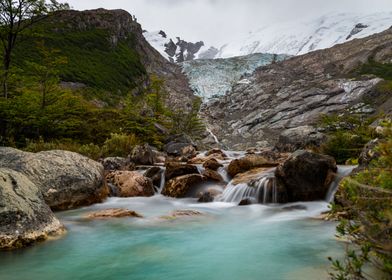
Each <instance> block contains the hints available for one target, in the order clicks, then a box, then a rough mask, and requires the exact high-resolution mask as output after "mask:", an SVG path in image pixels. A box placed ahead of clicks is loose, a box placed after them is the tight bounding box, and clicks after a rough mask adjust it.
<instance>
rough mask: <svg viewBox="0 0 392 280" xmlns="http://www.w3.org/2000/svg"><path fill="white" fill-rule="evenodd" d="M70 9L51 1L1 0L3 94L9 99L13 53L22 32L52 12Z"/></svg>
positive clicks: (67, 6) (65, 5) (0, 31)
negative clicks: (9, 78) (9, 79)
mask: <svg viewBox="0 0 392 280" xmlns="http://www.w3.org/2000/svg"><path fill="white" fill-rule="evenodd" d="M64 9H69V5H68V4H63V3H58V2H57V1H56V0H51V1H50V2H49V3H47V2H46V1H45V0H0V28H1V29H0V40H1V43H2V47H3V81H2V84H3V94H4V97H5V98H7V97H8V76H9V70H10V67H11V59H12V51H13V50H14V48H15V45H16V42H17V38H18V36H19V35H20V33H21V32H23V31H24V30H26V29H27V28H29V27H30V26H32V25H33V24H34V23H36V22H38V21H40V20H42V19H43V18H44V17H45V16H46V15H48V14H49V13H50V12H53V11H56V10H64Z"/></svg>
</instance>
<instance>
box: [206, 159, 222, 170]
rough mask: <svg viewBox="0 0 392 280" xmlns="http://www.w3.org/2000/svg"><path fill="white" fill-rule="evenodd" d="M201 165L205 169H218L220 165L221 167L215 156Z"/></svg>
mask: <svg viewBox="0 0 392 280" xmlns="http://www.w3.org/2000/svg"><path fill="white" fill-rule="evenodd" d="M203 167H204V168H205V169H211V170H218V169H219V168H220V167H223V165H222V164H220V163H219V162H218V161H217V160H216V159H215V158H210V159H208V160H206V161H205V162H204V163H203Z"/></svg>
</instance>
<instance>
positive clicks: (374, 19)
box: [144, 12, 392, 62]
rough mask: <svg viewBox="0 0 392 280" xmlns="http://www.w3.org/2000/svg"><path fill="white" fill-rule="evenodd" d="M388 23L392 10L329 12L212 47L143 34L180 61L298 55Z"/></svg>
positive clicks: (391, 20) (162, 34)
mask: <svg viewBox="0 0 392 280" xmlns="http://www.w3.org/2000/svg"><path fill="white" fill-rule="evenodd" d="M391 26H392V12H383V13H375V14H368V15H362V14H348V13H331V14H327V15H324V16H322V17H318V18H315V19H310V20H297V21H287V22H280V23H278V24H270V25H266V26H262V27H259V28H258V29H256V30H255V31H252V32H249V33H246V34H244V35H243V36H239V37H237V38H233V40H232V41H228V42H226V43H224V44H223V45H222V46H220V47H219V48H215V47H211V46H210V45H208V44H207V43H204V42H203V41H200V42H197V43H190V42H186V41H184V40H181V39H180V38H176V39H171V38H170V37H169V36H167V35H166V33H165V32H163V31H158V32H145V33H144V36H145V37H146V39H147V41H148V42H149V43H150V44H151V45H152V46H153V47H154V48H155V49H157V50H158V51H159V52H160V53H161V54H162V55H163V56H164V57H166V58H167V59H168V60H171V61H174V62H182V61H188V60H193V59H210V58H229V57H236V56H244V55H248V54H253V53H284V54H288V55H300V54H305V53H308V52H311V51H314V50H318V49H325V48H329V47H332V46H334V45H336V44H340V43H345V42H347V41H350V40H353V39H357V38H363V37H366V36H369V35H372V34H374V33H379V32H381V31H384V30H386V29H388V28H389V27H391ZM231 36H232V35H231ZM172 38H173V37H172Z"/></svg>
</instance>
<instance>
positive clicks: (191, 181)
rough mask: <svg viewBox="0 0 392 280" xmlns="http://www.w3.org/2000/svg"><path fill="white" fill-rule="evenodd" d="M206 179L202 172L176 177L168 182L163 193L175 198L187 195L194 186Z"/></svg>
mask: <svg viewBox="0 0 392 280" xmlns="http://www.w3.org/2000/svg"><path fill="white" fill-rule="evenodd" d="M204 181H205V178H204V177H203V176H202V175H200V174H188V175H183V176H179V177H175V178H173V179H171V180H169V181H168V182H166V184H165V187H164V189H163V190H162V194H163V195H165V196H169V197H174V198H183V197H187V195H188V194H189V193H190V192H191V191H192V189H193V188H194V187H196V186H197V185H199V184H201V183H203V182H204Z"/></svg>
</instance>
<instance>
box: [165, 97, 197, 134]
mask: <svg viewBox="0 0 392 280" xmlns="http://www.w3.org/2000/svg"><path fill="white" fill-rule="evenodd" d="M200 105H201V100H200V99H197V100H196V101H194V102H193V104H192V110H191V111H190V112H189V113H185V112H184V111H182V110H177V111H174V112H173V113H172V114H171V116H170V117H171V121H172V131H171V132H172V134H182V133H185V134H187V135H189V136H190V137H192V138H194V139H198V138H200V137H201V135H202V134H203V132H204V131H205V126H204V124H203V122H202V120H201V119H200V117H199V110H200Z"/></svg>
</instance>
